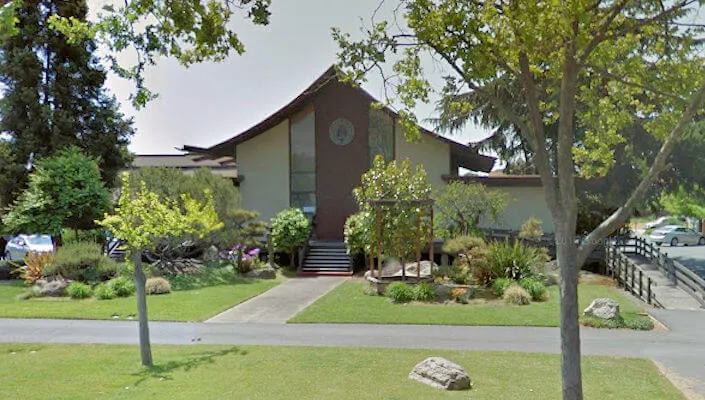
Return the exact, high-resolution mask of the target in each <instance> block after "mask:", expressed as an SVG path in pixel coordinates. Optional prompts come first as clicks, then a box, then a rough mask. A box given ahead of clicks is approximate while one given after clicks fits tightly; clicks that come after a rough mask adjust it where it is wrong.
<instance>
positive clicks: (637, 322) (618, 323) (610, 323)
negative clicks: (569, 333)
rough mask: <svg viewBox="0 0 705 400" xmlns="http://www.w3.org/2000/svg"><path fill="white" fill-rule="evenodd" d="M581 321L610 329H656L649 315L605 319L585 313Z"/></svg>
mask: <svg viewBox="0 0 705 400" xmlns="http://www.w3.org/2000/svg"><path fill="white" fill-rule="evenodd" d="M580 323H581V324H582V325H584V326H589V327H592V328H609V329H620V328H626V329H632V330H637V331H650V330H652V329H654V322H653V321H652V320H651V318H649V317H642V318H634V319H624V318H615V319H604V318H598V317H593V316H590V315H583V316H581V317H580Z"/></svg>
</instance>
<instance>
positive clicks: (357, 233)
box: [343, 211, 372, 254]
mask: <svg viewBox="0 0 705 400" xmlns="http://www.w3.org/2000/svg"><path fill="white" fill-rule="evenodd" d="M371 227H372V219H371V214H370V213H369V212H366V211H363V212H359V213H356V214H353V215H351V216H349V217H348V219H346V220H345V226H344V227H343V236H344V238H345V249H346V251H347V252H348V254H358V253H362V254H364V253H366V250H368V248H369V246H370V243H371V239H370V237H371V235H370V234H371V232H370V230H371Z"/></svg>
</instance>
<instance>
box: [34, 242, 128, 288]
mask: <svg viewBox="0 0 705 400" xmlns="http://www.w3.org/2000/svg"><path fill="white" fill-rule="evenodd" d="M119 270H120V264H118V263H116V262H115V261H113V260H112V259H110V258H108V257H106V256H104V255H103V252H102V249H101V246H100V245H99V244H97V243H92V242H73V243H68V244H65V245H64V246H61V247H60V248H59V249H57V251H56V254H55V256H54V262H53V263H52V264H51V265H50V266H48V267H47V268H46V269H45V271H44V275H46V276H48V275H60V276H62V277H64V278H66V279H70V280H80V281H84V282H97V281H102V280H107V279H110V278H112V277H113V276H115V275H117V274H118V272H119Z"/></svg>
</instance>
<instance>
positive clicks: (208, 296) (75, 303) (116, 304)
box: [0, 279, 281, 398]
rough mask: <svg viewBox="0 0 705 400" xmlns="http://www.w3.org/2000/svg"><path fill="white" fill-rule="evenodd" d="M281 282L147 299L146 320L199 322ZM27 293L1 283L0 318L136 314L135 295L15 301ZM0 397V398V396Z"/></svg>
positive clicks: (241, 282)
mask: <svg viewBox="0 0 705 400" xmlns="http://www.w3.org/2000/svg"><path fill="white" fill-rule="evenodd" d="M280 282H281V281H280V280H250V279H233V280H232V282H231V283H229V284H221V285H216V286H208V287H200V288H195V289H190V290H178V291H177V290H175V291H172V292H171V293H170V294H167V295H160V296H148V297H147V308H148V311H149V319H150V320H153V321H202V320H204V319H207V318H210V317H212V316H214V315H216V314H218V313H220V312H222V311H224V310H227V309H228V308H230V307H232V306H234V305H236V304H238V303H241V302H243V301H245V300H247V299H249V298H251V297H254V296H256V295H258V294H260V293H262V292H264V291H266V290H268V289H271V288H272V287H274V286H276V285H277V284H279V283H280ZM25 290H26V288H25V286H24V284H23V283H22V282H19V281H16V282H12V283H6V284H0V317H3V318H70V319H111V318H112V317H113V315H119V316H120V319H125V318H127V317H128V316H130V315H132V316H134V315H136V314H137V300H136V299H135V297H134V296H132V297H125V298H116V299H112V300H96V299H85V300H72V299H69V298H64V297H60V298H37V299H30V300H18V299H17V296H18V295H19V294H21V293H23V292H24V291H25ZM0 398H2V397H0Z"/></svg>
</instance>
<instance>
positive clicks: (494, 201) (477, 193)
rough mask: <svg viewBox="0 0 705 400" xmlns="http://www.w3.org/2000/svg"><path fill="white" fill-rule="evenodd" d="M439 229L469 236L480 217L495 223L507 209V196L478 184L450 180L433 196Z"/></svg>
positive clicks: (453, 234)
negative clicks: (485, 217)
mask: <svg viewBox="0 0 705 400" xmlns="http://www.w3.org/2000/svg"><path fill="white" fill-rule="evenodd" d="M434 198H435V200H436V203H435V206H436V209H437V211H438V212H437V214H436V215H437V218H438V223H439V226H440V227H442V228H445V229H447V230H448V232H450V235H451V237H452V236H458V235H469V234H472V233H474V232H475V231H477V224H478V223H479V222H480V217H482V216H487V217H488V218H489V219H490V220H492V221H495V220H496V219H497V216H498V215H499V213H500V212H501V211H502V210H504V208H505V207H506V206H507V195H506V194H505V193H502V192H500V191H498V190H487V188H486V187H485V185H482V184H476V183H473V184H467V183H463V182H461V181H453V182H450V183H448V184H447V185H445V186H443V188H442V189H441V190H440V191H439V192H437V193H436V194H435V196H434Z"/></svg>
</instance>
